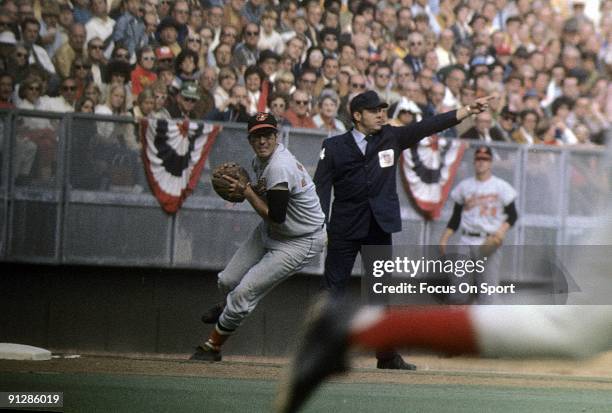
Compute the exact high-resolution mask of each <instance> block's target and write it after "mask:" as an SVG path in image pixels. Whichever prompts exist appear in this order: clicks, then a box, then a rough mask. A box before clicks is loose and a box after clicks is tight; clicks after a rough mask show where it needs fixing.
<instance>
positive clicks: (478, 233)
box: [461, 231, 490, 238]
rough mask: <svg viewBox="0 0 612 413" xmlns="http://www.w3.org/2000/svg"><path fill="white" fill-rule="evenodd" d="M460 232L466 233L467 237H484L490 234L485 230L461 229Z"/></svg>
mask: <svg viewBox="0 0 612 413" xmlns="http://www.w3.org/2000/svg"><path fill="white" fill-rule="evenodd" d="M461 233H462V234H463V235H467V236H468V237H482V238H486V237H488V236H489V235H490V234H488V233H486V232H470V231H461Z"/></svg>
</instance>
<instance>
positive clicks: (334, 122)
mask: <svg viewBox="0 0 612 413" xmlns="http://www.w3.org/2000/svg"><path fill="white" fill-rule="evenodd" d="M593 4H596V5H597V7H595V9H594V10H590V9H589V8H590V7H591V6H592V5H593ZM0 71H1V74H0V107H2V108H12V107H17V108H26V109H37V110H49V111H62V112H69V111H82V112H94V113H98V114H105V115H130V116H134V117H135V118H136V119H139V118H142V117H155V118H182V117H189V118H191V119H196V120H218V121H234V122H245V121H246V120H247V118H248V116H249V115H251V114H253V113H255V112H257V111H261V110H266V111H271V112H272V113H274V115H275V116H277V117H278V118H279V121H280V123H282V124H284V125H288V126H292V127H300V128H317V129H323V130H328V131H329V132H330V133H332V132H334V131H343V130H345V129H348V128H350V127H351V119H350V114H349V113H348V104H349V102H350V100H351V98H352V97H353V96H355V95H356V94H358V93H361V92H363V91H365V90H375V91H376V92H377V93H378V94H379V95H380V96H381V98H382V99H383V100H386V101H387V102H388V103H389V104H390V105H391V106H390V108H389V111H388V118H389V122H391V123H393V124H396V125H401V124H407V123H409V122H412V121H415V120H419V119H421V118H423V117H427V116H431V115H433V114H436V113H440V112H445V111H448V110H452V109H456V108H458V107H460V106H462V105H469V104H470V103H471V102H472V101H473V100H474V99H475V98H477V97H480V96H486V95H490V94H495V95H496V96H498V99H495V100H494V101H493V102H492V106H493V110H492V113H482V114H480V115H478V116H476V117H474V119H471V120H469V121H466V122H463V123H462V124H460V125H459V126H458V127H457V128H455V129H454V130H452V131H450V132H448V134H449V136H450V135H454V136H459V137H463V138H467V139H480V140H486V141H488V140H499V141H508V142H518V143H522V144H534V143H544V144H551V145H574V144H582V145H595V144H603V143H605V142H604V141H605V136H604V135H605V131H606V130H607V129H608V128H609V125H610V122H611V121H612V84H611V83H610V75H611V74H612V0H601V1H599V2H588V4H587V2H585V1H580V0H534V1H532V0H517V1H510V0H382V1H374V0H348V1H347V0H304V1H302V2H297V1H287V0H280V1H279V0H199V1H198V0H72V1H67V0H4V1H2V2H1V6H0ZM98 129H99V128H98ZM98 132H100V133H101V134H105V133H106V132H105V131H103V130H102V131H98ZM37 139H38V140H39V141H40V142H36V144H37V145H50V144H51V143H49V142H47V140H48V139H49V138H40V137H39V138H37ZM135 144H136V145H137V142H135Z"/></svg>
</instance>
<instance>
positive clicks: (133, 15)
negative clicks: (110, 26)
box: [112, 0, 148, 60]
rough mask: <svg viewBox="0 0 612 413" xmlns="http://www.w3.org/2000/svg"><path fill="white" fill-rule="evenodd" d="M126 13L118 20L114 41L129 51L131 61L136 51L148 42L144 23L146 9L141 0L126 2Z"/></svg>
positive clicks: (127, 0)
mask: <svg viewBox="0 0 612 413" xmlns="http://www.w3.org/2000/svg"><path fill="white" fill-rule="evenodd" d="M124 3H125V12H124V13H123V14H122V15H121V16H120V17H119V18H118V19H117V24H116V25H115V27H114V30H113V36H112V39H113V41H114V42H115V43H117V42H121V43H123V44H125V46H126V47H127V49H128V52H129V55H130V60H131V57H132V56H134V55H135V53H136V50H138V49H140V48H141V47H142V46H144V45H146V44H147V42H148V39H147V34H146V28H145V24H144V22H143V21H142V15H143V12H144V7H142V1H141V0H125V1H124Z"/></svg>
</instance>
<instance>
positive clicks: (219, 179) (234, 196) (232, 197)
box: [211, 162, 250, 202]
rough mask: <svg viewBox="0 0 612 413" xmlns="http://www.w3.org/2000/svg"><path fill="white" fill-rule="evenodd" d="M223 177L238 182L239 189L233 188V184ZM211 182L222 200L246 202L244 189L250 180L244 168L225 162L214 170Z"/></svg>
mask: <svg viewBox="0 0 612 413" xmlns="http://www.w3.org/2000/svg"><path fill="white" fill-rule="evenodd" d="M223 175H226V176H229V177H232V178H234V179H236V180H238V183H239V184H238V189H236V188H235V187H234V188H233V187H232V183H231V182H230V181H228V180H227V179H225V178H224V177H223ZM211 182H212V186H213V189H214V190H215V192H216V193H217V194H218V195H219V196H220V197H221V198H223V199H225V200H226V201H230V202H242V201H244V189H245V188H246V186H247V184H248V183H249V182H250V180H249V174H248V173H247V171H246V170H245V169H244V168H243V167H242V166H240V165H238V164H237V163H235V162H225V163H223V164H221V165H219V166H217V167H216V168H215V169H213V173H212V178H211Z"/></svg>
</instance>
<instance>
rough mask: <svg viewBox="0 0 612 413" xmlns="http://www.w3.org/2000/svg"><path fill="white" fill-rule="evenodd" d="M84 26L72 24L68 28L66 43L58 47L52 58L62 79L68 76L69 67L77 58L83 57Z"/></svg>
mask: <svg viewBox="0 0 612 413" xmlns="http://www.w3.org/2000/svg"><path fill="white" fill-rule="evenodd" d="M85 36H86V32H85V26H83V25H82V24H80V23H73V24H72V26H70V34H69V37H68V42H67V43H65V44H64V45H63V46H62V47H60V48H59V49H58V51H57V53H55V56H53V64H54V65H55V69H56V70H57V72H58V74H59V75H60V76H62V77H68V75H70V66H72V62H73V61H74V59H75V58H76V57H77V56H83V55H84V51H85Z"/></svg>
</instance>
